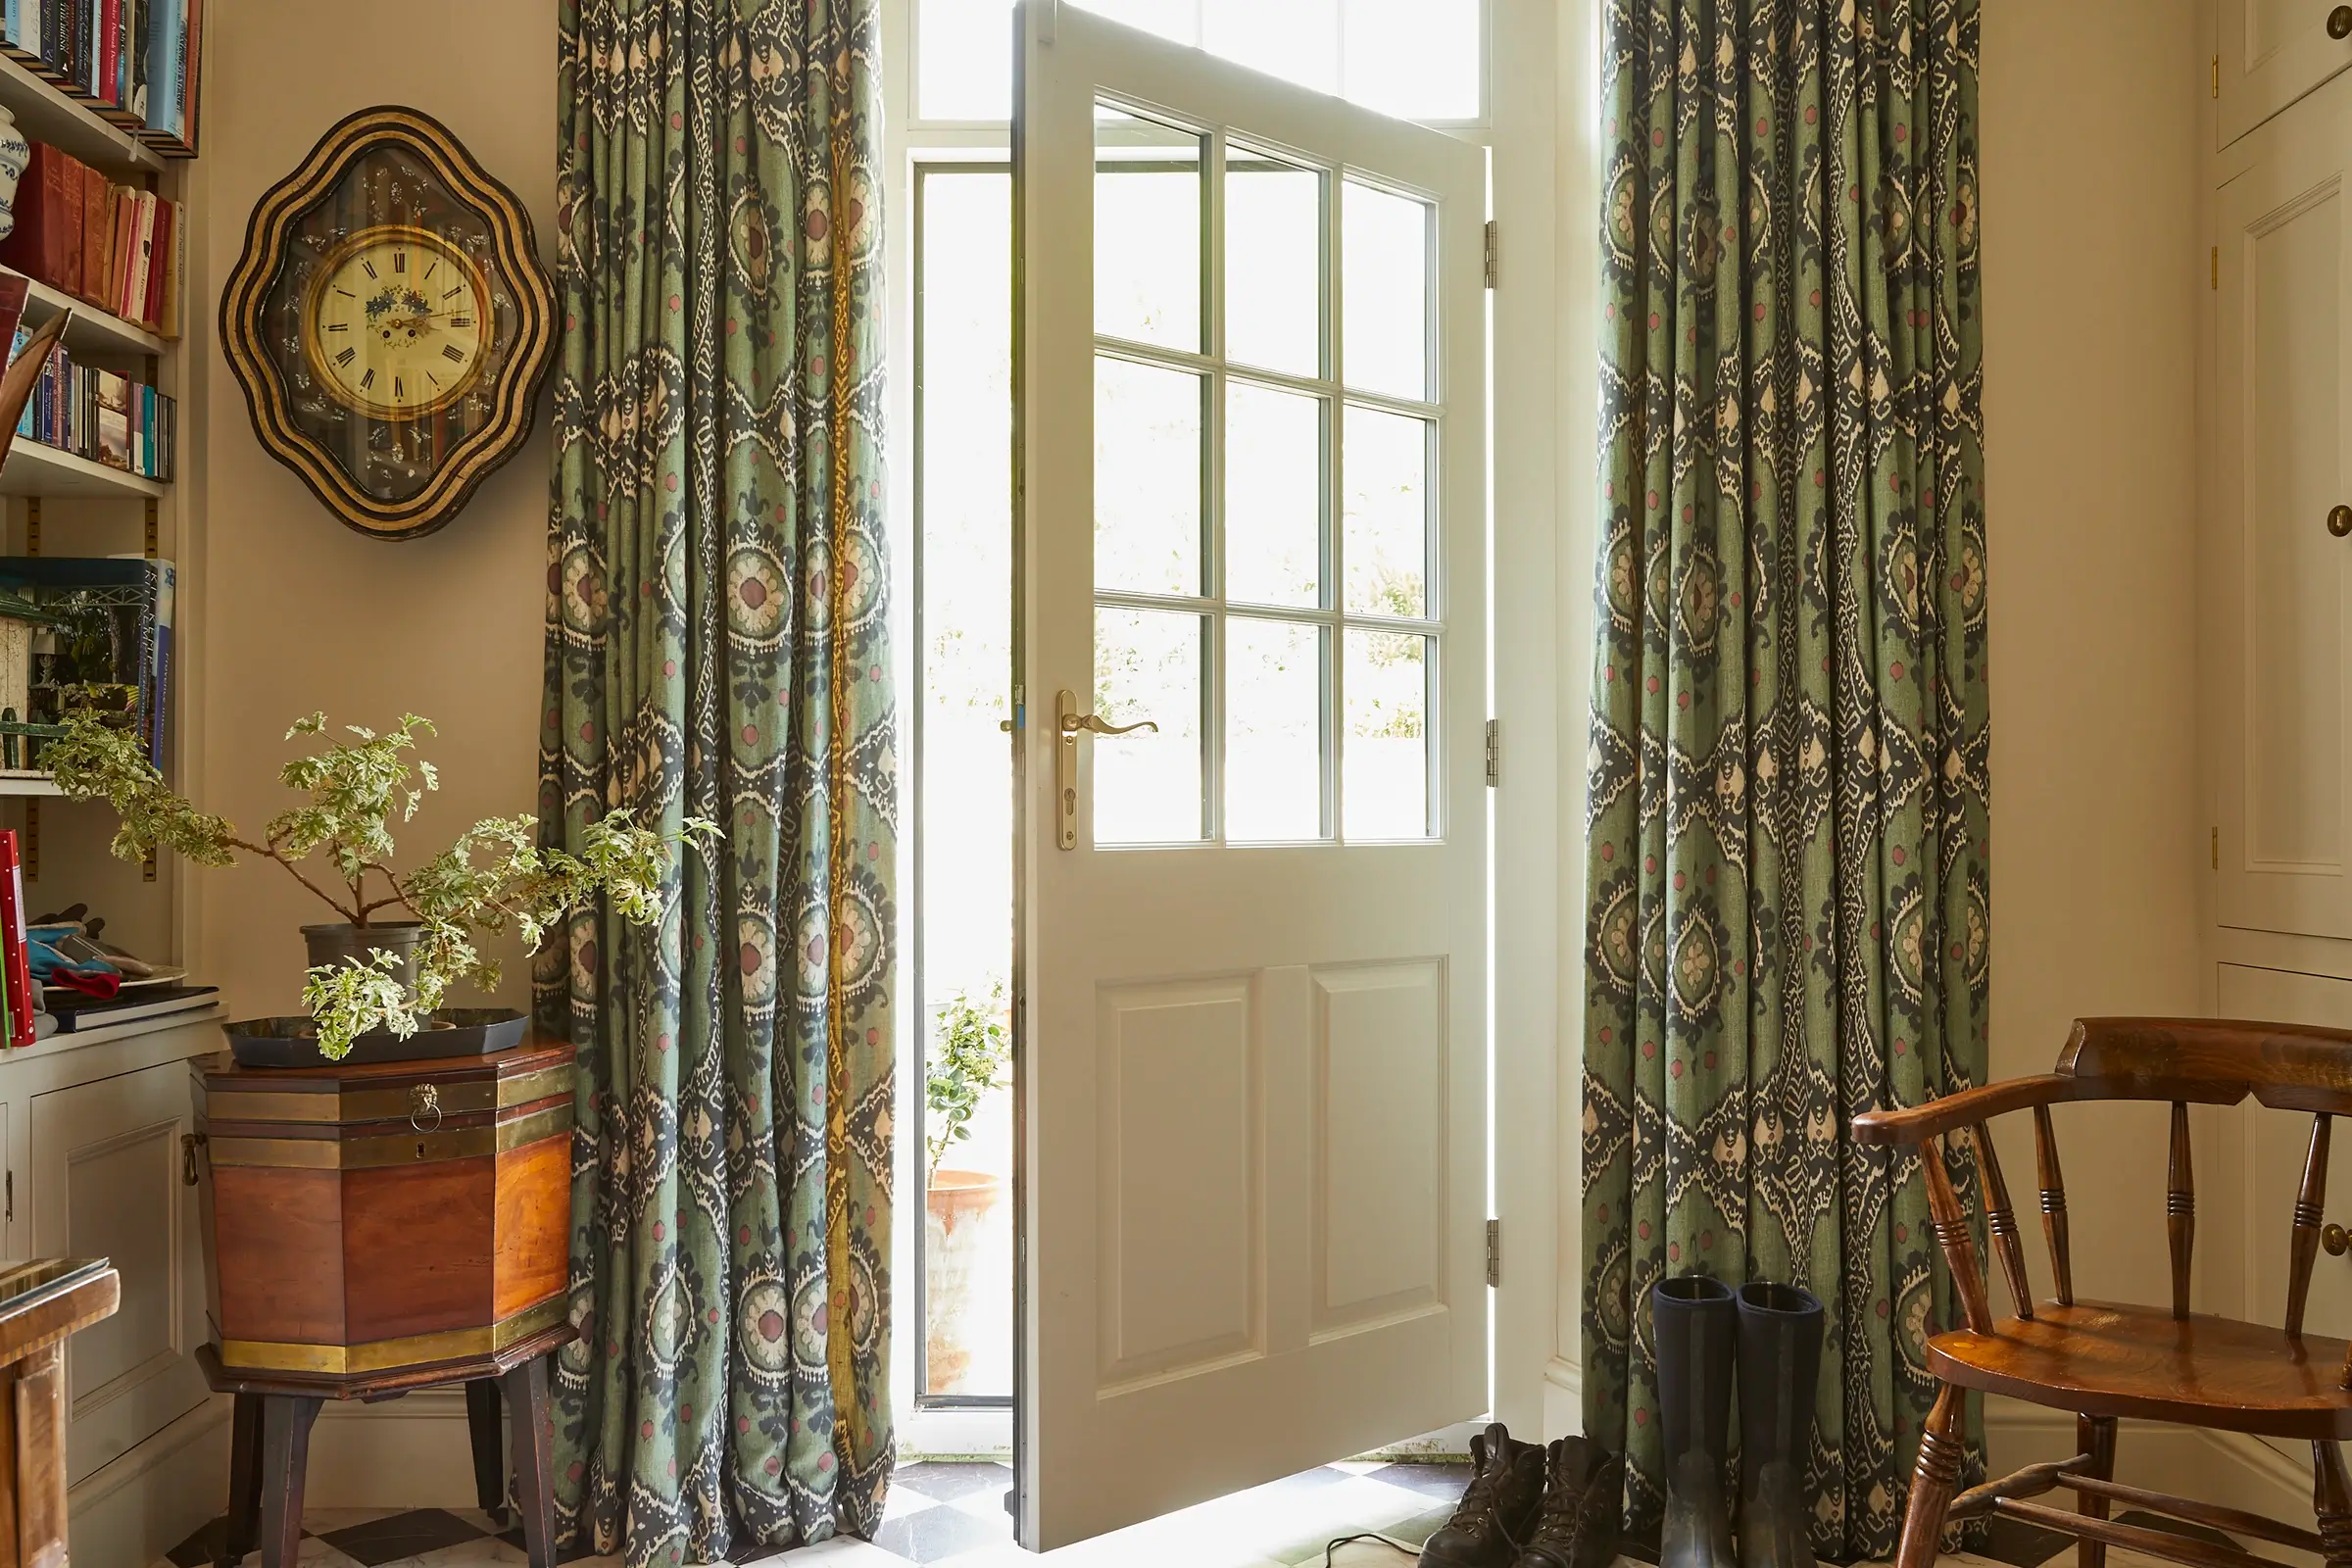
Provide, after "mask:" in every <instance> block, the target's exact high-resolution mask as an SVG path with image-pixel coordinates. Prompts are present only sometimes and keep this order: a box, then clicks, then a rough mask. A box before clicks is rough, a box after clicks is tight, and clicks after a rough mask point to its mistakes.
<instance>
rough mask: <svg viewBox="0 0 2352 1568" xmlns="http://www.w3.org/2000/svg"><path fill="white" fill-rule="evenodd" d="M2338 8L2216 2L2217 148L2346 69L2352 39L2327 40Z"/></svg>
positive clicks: (2280, 1)
mask: <svg viewBox="0 0 2352 1568" xmlns="http://www.w3.org/2000/svg"><path fill="white" fill-rule="evenodd" d="M2338 9H2340V8H2339V7H2337V6H2336V5H2335V4H2334V3H2333V0H2221V40H2220V42H2221V49H2220V56H2221V57H2220V60H2219V62H2218V63H2217V65H2216V74H2217V77H2218V81H2219V89H2220V95H2221V139H2222V142H2223V145H2225V146H2227V145H2228V144H2229V143H2230V142H2233V141H2235V140H2236V139H2237V138H2238V137H2240V136H2242V135H2244V134H2245V133H2246V132H2247V131H2249V130H2252V129H2253V128H2254V127H2255V126H2256V125H2259V124H2261V123H2263V122H2264V121H2266V120H2268V119H2270V118H2271V117H2272V116H2273V115H2276V114H2277V113H2278V112H2279V111H2280V110H2282V109H2284V108H2286V107H2287V105H2289V104H2291V103H2293V102H2295V101H2296V100H2297V99H2299V98H2301V97H2302V96H2303V95H2304V94H2305V93H2308V92H2310V91H2311V90H2312V89H2313V88H2315V87H2317V86H2319V85H2320V84H2321V83H2322V82H2325V81H2327V79H2328V78H2329V77H2331V76H2333V75H2335V74H2336V73H2338V72H2340V71H2342V70H2343V69H2344V68H2345V67H2346V66H2352V37H2348V38H2331V37H2329V36H2328V35H2327V19H2328V16H2329V14H2330V13H2331V12H2333V11H2335V10H2338Z"/></svg>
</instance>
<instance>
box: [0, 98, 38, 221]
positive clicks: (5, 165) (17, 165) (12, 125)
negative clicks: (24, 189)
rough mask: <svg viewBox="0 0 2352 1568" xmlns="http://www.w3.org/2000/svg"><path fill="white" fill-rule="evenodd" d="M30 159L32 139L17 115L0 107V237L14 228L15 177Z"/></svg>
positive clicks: (15, 213) (23, 172)
mask: <svg viewBox="0 0 2352 1568" xmlns="http://www.w3.org/2000/svg"><path fill="white" fill-rule="evenodd" d="M31 162H32V143H30V142H28V141H26V140H25V133H24V132H23V131H21V130H19V129H18V128H17V117H16V116H14V115H12V114H10V113H9V112H8V111H7V110H5V109H0V239H6V238H8V236H9V235H11V234H13V233H15V232H16V231H17V181H18V180H20V179H23V178H24V177H25V165H27V164H29V163H31Z"/></svg>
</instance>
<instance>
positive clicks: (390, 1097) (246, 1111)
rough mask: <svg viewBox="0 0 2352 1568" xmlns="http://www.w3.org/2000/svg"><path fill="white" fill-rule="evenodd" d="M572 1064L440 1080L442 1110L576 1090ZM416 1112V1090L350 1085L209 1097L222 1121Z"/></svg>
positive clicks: (351, 1118)
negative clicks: (325, 1090) (496, 1077)
mask: <svg viewBox="0 0 2352 1568" xmlns="http://www.w3.org/2000/svg"><path fill="white" fill-rule="evenodd" d="M571 1083H572V1078H571V1063H569V1062H564V1064H562V1065H561V1066H556V1067H542V1068H540V1069H539V1070H538V1071H537V1072H525V1073H516V1074H515V1076H514V1077H512V1078H507V1079H503V1080H500V1081H498V1082H495V1083H494V1082H492V1081H491V1080H490V1079H488V1078H476V1079H473V1080H471V1081H469V1082H466V1083H455V1084H438V1085H434V1086H433V1087H434V1088H435V1089H436V1090H437V1091H438V1094H439V1098H440V1103H441V1110H442V1113H443V1114H444V1115H450V1116H456V1115H460V1114H463V1113H464V1112H466V1111H469V1110H505V1109H506V1108H508V1107H509V1106H511V1105H527V1104H529V1103H531V1102H532V1101H534V1100H545V1099H547V1098H548V1097H549V1096H551V1095H565V1094H569V1093H570V1092H571ZM415 1111H416V1092H415V1089H414V1088H413V1087H412V1086H410V1085H407V1084H403V1085H401V1086H400V1087H399V1088H397V1089H346V1090H344V1091H343V1092H342V1093H340V1094H308V1095H306V1094H302V1093H299V1092H297V1091H294V1090H290V1089H221V1090H216V1091H214V1092H213V1093H211V1094H209V1095H207V1096H206V1097H205V1113H206V1114H207V1115H208V1116H210V1117H212V1118H213V1119H214V1120H216V1121H309V1122H355V1121H395V1120H406V1119H407V1118H408V1117H410V1116H411V1115H413V1114H414V1113H415Z"/></svg>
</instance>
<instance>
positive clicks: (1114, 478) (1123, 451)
mask: <svg viewBox="0 0 2352 1568" xmlns="http://www.w3.org/2000/svg"><path fill="white" fill-rule="evenodd" d="M1202 385H1203V383H1202V381H1201V377H1200V376H1198V375H1194V374H1192V373H1190V372H1189V371H1185V370H1170V369H1165V368H1161V367H1159V366H1156V365H1138V364H1136V363H1135V362H1134V361H1133V360H1116V359H1112V358H1110V357H1109V356H1108V355H1103V356H1102V357H1100V358H1098V359H1097V360H1096V361H1095V586H1096V587H1098V588H1109V589H1116V590H1122V591H1125V592H1129V593H1147V594H1184V595H1191V594H1198V593H1200V592H1201V397H1202Z"/></svg>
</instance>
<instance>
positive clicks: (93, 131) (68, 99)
mask: <svg viewBox="0 0 2352 1568" xmlns="http://www.w3.org/2000/svg"><path fill="white" fill-rule="evenodd" d="M0 105H5V106H6V107H7V109H8V112H9V113H10V114H12V115H14V116H16V117H17V128H18V129H19V130H21V131H23V132H24V133H25V137H26V139H27V140H31V141H45V142H47V143H48V144H49V145H50V146H52V147H57V148H62V149H63V150H65V151H66V152H70V153H72V154H73V156H74V157H76V158H78V159H80V160H81V161H82V162H83V163H85V164H88V165H89V166H90V167H91V168H93V169H103V170H105V171H106V172H109V173H111V174H113V175H114V176H115V177H116V178H118V179H120V180H122V181H123V183H124V184H126V185H127V184H134V183H136V181H135V180H133V179H132V178H131V177H130V176H132V175H134V174H160V173H162V172H164V169H165V161H164V159H163V157H162V156H161V155H160V154H158V153H157V152H156V151H155V149H154V148H152V147H149V146H148V145H147V144H146V143H145V142H143V141H141V140H139V139H138V138H137V137H136V136H133V135H132V134H131V133H130V132H129V131H127V130H124V129H123V127H122V126H120V125H117V124H113V123H110V122H108V121H106V120H105V119H103V118H101V117H100V116H99V115H98V113H97V112H96V111H95V110H93V109H91V108H90V107H89V106H88V105H87V104H84V103H82V102H80V101H79V100H78V99H76V98H75V97H74V96H73V94H71V93H69V92H67V91H66V90H65V89H64V88H62V87H60V86H58V85H57V84H56V83H54V82H51V81H48V80H46V79H44V78H43V77H41V76H39V75H37V74H35V73H33V72H32V71H31V70H30V69H28V68H27V67H26V66H25V64H24V63H23V62H22V61H19V60H17V59H15V58H13V57H12V56H10V55H9V54H8V53H7V52H6V51H0Z"/></svg>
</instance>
